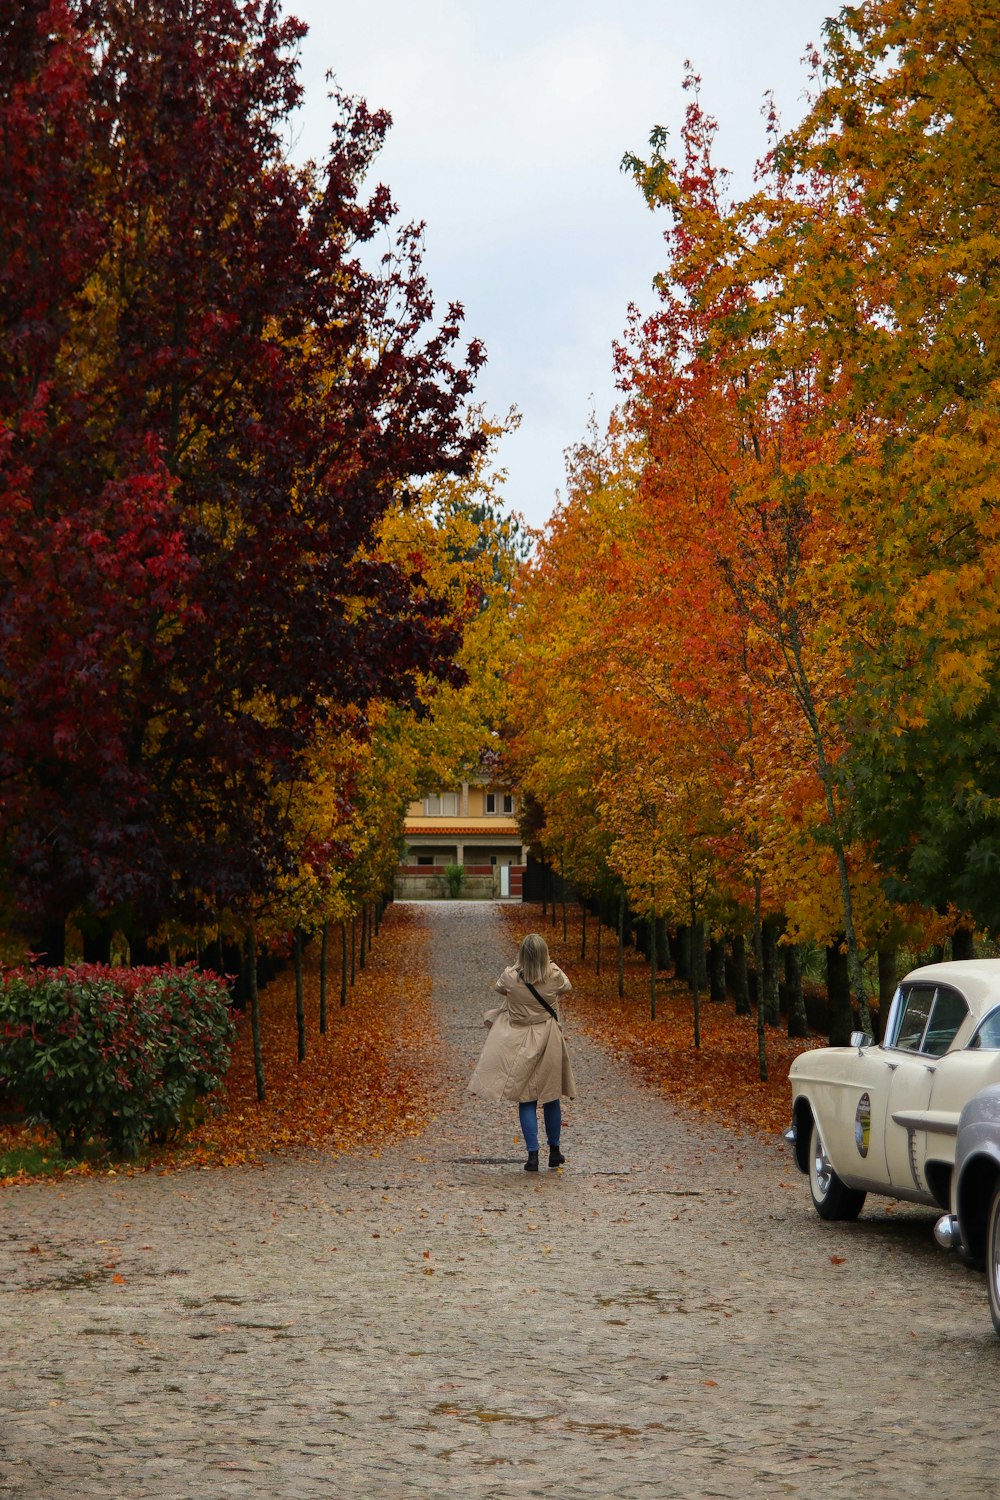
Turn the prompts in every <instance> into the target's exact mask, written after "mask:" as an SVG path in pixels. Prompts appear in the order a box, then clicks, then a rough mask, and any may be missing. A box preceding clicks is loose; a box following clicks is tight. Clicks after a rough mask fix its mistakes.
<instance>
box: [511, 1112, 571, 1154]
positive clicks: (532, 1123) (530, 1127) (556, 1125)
mask: <svg viewBox="0 0 1000 1500" xmlns="http://www.w3.org/2000/svg"><path fill="white" fill-rule="evenodd" d="M517 1112H518V1115H519V1116H520V1119H521V1134H522V1135H523V1136H524V1144H525V1145H526V1146H527V1148H528V1150H529V1151H537V1150H538V1100H537V1099H532V1101H531V1103H530V1104H519V1105H518V1106H517ZM542 1114H543V1115H544V1116H545V1136H546V1139H547V1141H548V1143H549V1145H550V1146H558V1144H559V1131H560V1129H561V1128H562V1109H561V1108H560V1106H559V1100H558V1099H549V1100H548V1102H547V1103H545V1104H543V1105H542Z"/></svg>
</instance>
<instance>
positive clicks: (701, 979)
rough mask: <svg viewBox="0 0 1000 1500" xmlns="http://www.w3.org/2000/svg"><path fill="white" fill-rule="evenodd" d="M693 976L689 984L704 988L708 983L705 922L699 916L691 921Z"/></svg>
mask: <svg viewBox="0 0 1000 1500" xmlns="http://www.w3.org/2000/svg"><path fill="white" fill-rule="evenodd" d="M689 962H690V968H691V977H690V979H689V980H688V986H689V988H690V989H691V990H694V989H695V987H696V986H697V988H698V989H699V990H703V989H704V988H705V986H706V984H707V983H708V967H707V965H706V963H705V924H704V922H703V921H701V919H700V918H699V919H698V920H697V921H693V922H692V923H691V952H690V955H689Z"/></svg>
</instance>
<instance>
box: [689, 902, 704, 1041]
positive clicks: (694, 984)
mask: <svg viewBox="0 0 1000 1500" xmlns="http://www.w3.org/2000/svg"><path fill="white" fill-rule="evenodd" d="M702 933H703V927H702V923H701V922H700V921H699V920H698V918H697V916H696V915H695V904H694V894H693V893H692V896H691V941H692V944H693V945H694V951H693V952H692V955H691V1002H692V1005H693V1007H694V1050H695V1051H696V1052H700V1051H701V969H702V965H701V963H699V961H698V944H699V943H700V944H701V951H702V956H703V957H704V952H705V947H704V938H703V936H702Z"/></svg>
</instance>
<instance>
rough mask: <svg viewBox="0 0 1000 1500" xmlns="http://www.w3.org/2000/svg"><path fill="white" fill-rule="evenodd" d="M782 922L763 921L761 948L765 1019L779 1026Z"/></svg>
mask: <svg viewBox="0 0 1000 1500" xmlns="http://www.w3.org/2000/svg"><path fill="white" fill-rule="evenodd" d="M779 926H780V923H779V922H778V921H777V920H776V919H775V918H774V917H768V919H767V921H766V922H762V923H761V950H762V953H763V960H764V968H763V970H762V973H763V984H762V985H761V992H760V1003H762V1004H763V1007H764V1020H765V1021H766V1022H767V1024H768V1026H777V1025H779V1024H780V1021H781V1000H780V997H779V994H778V928H779Z"/></svg>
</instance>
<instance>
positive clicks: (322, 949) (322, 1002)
mask: <svg viewBox="0 0 1000 1500" xmlns="http://www.w3.org/2000/svg"><path fill="white" fill-rule="evenodd" d="M329 939H330V924H329V922H324V923H323V935H322V937H321V938H320V943H319V1034H320V1036H326V960H327V953H328V951H329Z"/></svg>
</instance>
